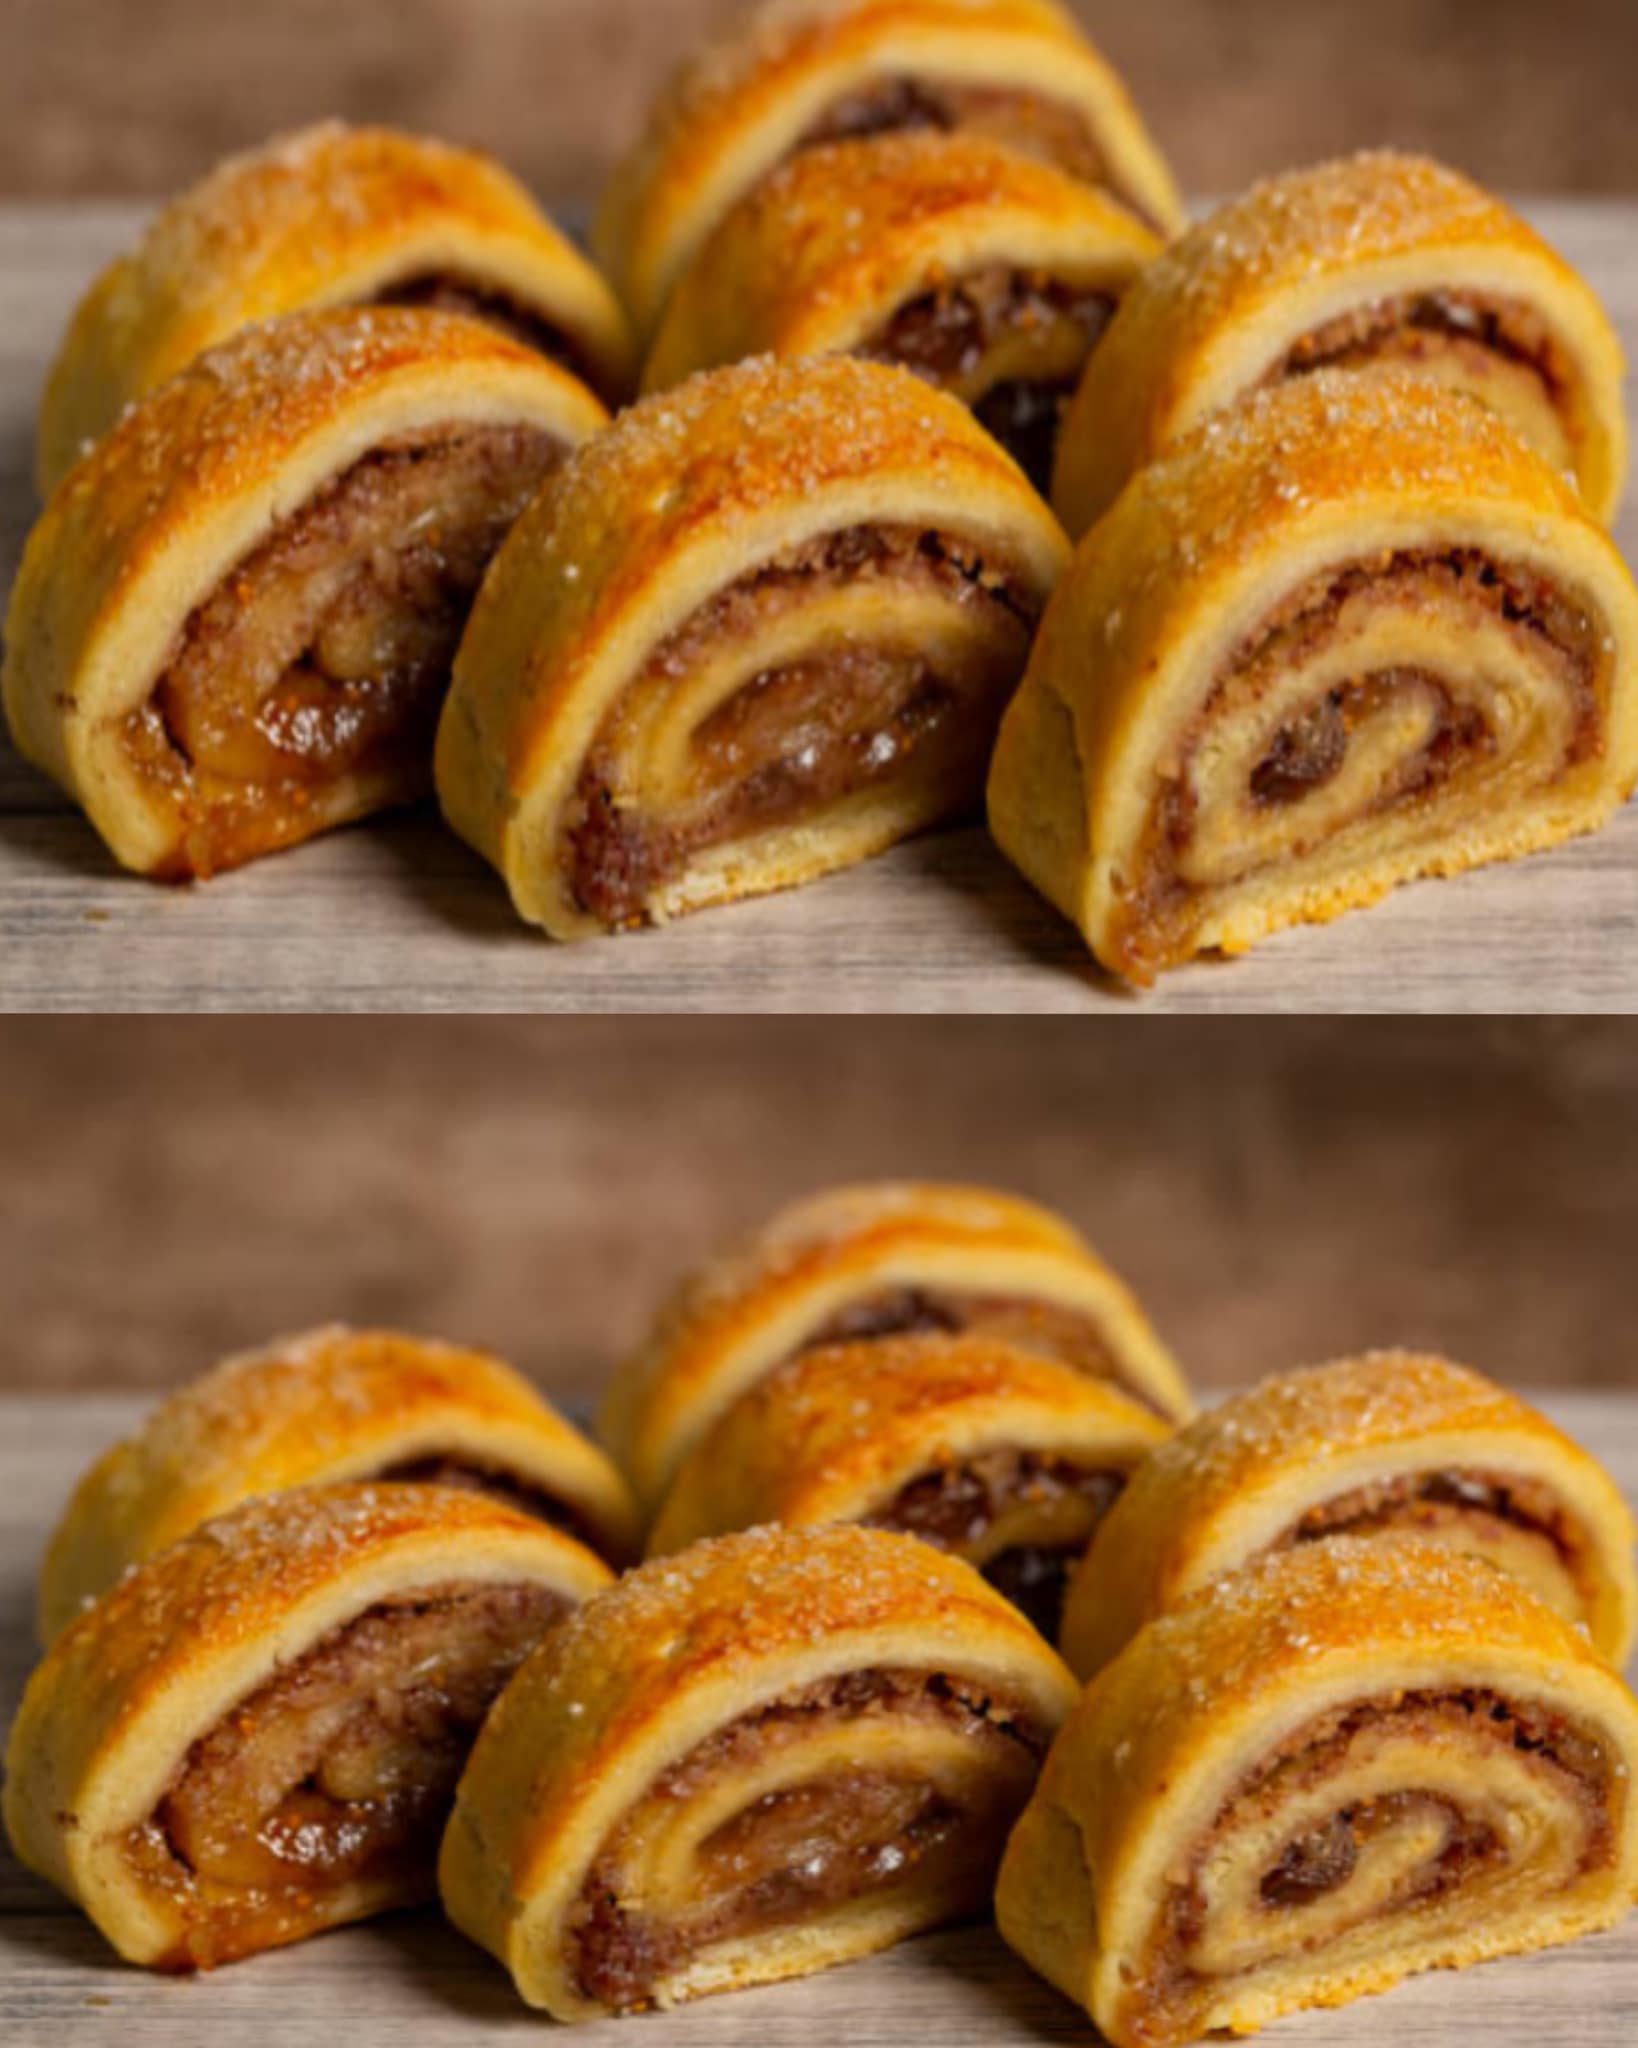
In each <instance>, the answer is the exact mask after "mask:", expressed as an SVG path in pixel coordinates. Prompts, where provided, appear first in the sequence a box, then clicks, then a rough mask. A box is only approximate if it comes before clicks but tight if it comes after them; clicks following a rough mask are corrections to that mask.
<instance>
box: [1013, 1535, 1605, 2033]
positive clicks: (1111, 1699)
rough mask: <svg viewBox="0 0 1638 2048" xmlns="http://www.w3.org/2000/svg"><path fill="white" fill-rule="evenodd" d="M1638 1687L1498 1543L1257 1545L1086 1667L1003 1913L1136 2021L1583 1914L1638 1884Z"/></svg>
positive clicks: (1584, 1926) (1192, 2016)
mask: <svg viewBox="0 0 1638 2048" xmlns="http://www.w3.org/2000/svg"><path fill="white" fill-rule="evenodd" d="M1635 1774H1638V1701H1635V1700H1634V1699H1633V1696H1632V1694H1631V1693H1630V1692H1629V1691H1628V1690H1627V1688H1626V1687H1625V1685H1623V1684H1622V1682H1621V1680H1620V1679H1619V1678H1618V1677H1617V1676H1616V1674H1615V1673H1614V1672H1613V1671H1612V1670H1611V1669H1610V1668H1609V1666H1608V1665H1607V1664H1605V1663H1603V1661H1602V1660H1601V1659H1600V1658H1598V1657H1597V1656H1596V1655H1595V1654H1594V1653H1593V1651H1592V1650H1591V1649H1589V1647H1588V1645H1587V1643H1586V1641H1585V1639H1584V1638H1583V1637H1582V1635H1581V1634H1580V1632H1579V1631H1578V1630H1576V1629H1574V1628H1572V1627H1571V1626H1570V1625H1569V1623H1567V1622H1566V1621H1565V1620H1564V1619H1563V1618H1562V1617H1561V1616H1559V1615H1557V1614H1554V1613H1553V1611H1552V1610H1551V1609H1550V1608H1548V1607H1546V1606H1544V1605H1543V1604H1542V1603H1541V1602H1540V1601H1539V1600H1537V1599H1536V1598H1535V1596H1534V1595H1533V1594H1532V1593H1530V1592H1529V1591H1528V1590H1527V1589H1526V1588H1525V1587H1524V1586H1522V1585H1521V1584H1520V1583H1519V1582H1518V1581H1517V1580H1516V1579H1513V1578H1511V1577H1509V1576H1508V1575H1506V1574H1504V1573H1502V1572H1498V1571H1497V1570H1496V1569H1495V1568H1494V1566H1492V1565H1490V1564H1487V1563H1486V1562H1485V1561H1484V1560H1483V1559H1482V1558H1476V1557H1463V1556H1459V1555H1457V1554H1455V1553H1453V1552H1451V1551H1448V1550H1446V1549H1444V1548H1442V1547H1440V1546H1437V1545H1433V1544H1427V1543H1423V1542H1421V1541H1419V1540H1418V1539H1416V1538H1414V1537H1402V1538H1400V1539H1399V1540H1398V1541H1396V1542H1395V1543H1392V1544H1374V1543H1361V1542H1339V1543H1336V1544H1320V1545H1317V1546H1314V1547H1311V1548H1306V1549H1302V1550H1297V1551H1283V1552H1281V1553H1280V1554H1279V1555H1277V1556H1274V1557H1269V1558H1264V1559H1263V1560H1262V1561H1261V1562H1260V1563H1258V1564H1255V1565H1252V1566H1250V1567H1248V1568H1247V1569H1246V1570H1245V1571H1243V1572H1237V1573H1233V1574H1231V1575H1230V1576H1229V1577H1227V1578H1225V1579H1220V1580H1218V1581H1217V1582H1216V1583H1215V1585H1213V1586H1212V1587H1211V1588H1210V1589H1209V1590H1208V1591H1207V1592H1205V1593H1202V1594H1200V1595H1198V1596H1197V1597H1196V1598H1194V1599H1192V1600H1190V1601H1188V1602H1186V1603H1185V1604H1184V1605H1183V1606H1182V1607H1180V1608H1178V1609H1176V1610H1175V1611H1173V1612H1172V1613H1170V1614H1168V1615H1166V1616H1164V1617H1163V1618H1162V1619H1161V1620H1159V1621H1156V1622H1153V1623H1151V1624H1150V1626H1149V1627H1147V1628H1146V1629H1144V1631H1143V1632H1142V1634H1141V1635H1139V1636H1137V1637H1136V1638H1135V1639H1134V1640H1133V1642H1132V1643H1131V1644H1130V1645H1129V1646H1128V1648H1127V1649H1126V1650H1125V1651H1124V1652H1123V1653H1122V1655H1121V1656H1120V1657H1119V1658H1118V1659H1117V1660H1116V1661H1115V1662H1114V1663H1113V1664H1111V1665H1110V1666H1109V1667H1108V1669H1107V1670H1106V1671H1105V1672H1104V1673H1103V1674H1102V1676H1101V1677H1100V1678H1098V1679H1097V1680H1096V1681H1095V1682H1094V1683H1093V1684H1092V1685H1091V1686H1090V1687H1089V1688H1088V1690H1087V1691H1086V1693H1085V1694H1084V1695H1083V1696H1082V1699H1081V1701H1080V1704H1079V1705H1078V1707H1077V1708H1076V1710H1075V1712H1074V1713H1073V1714H1072V1715H1071V1717H1070V1719H1069V1721H1068V1723H1067V1725H1066V1726H1065V1728H1064V1730H1063V1733H1062V1734H1061V1736H1060V1737H1059V1739H1058V1741H1057V1743H1056V1745H1055V1746H1054V1748H1053V1751H1052V1754H1051V1756H1050V1758H1049V1759H1048V1762H1047V1766H1046V1769H1045V1771H1044V1772H1043V1774H1042V1777H1041V1780H1040V1784H1039V1786H1038V1788H1037V1790H1036V1793H1035V1796H1034V1798H1033V1799H1032V1800H1031V1802H1030V1805H1029V1807H1028V1808H1027V1810H1026V1811H1025V1814H1024V1817H1023V1819H1022V1820H1021V1821H1020V1822H1019V1825H1018V1828H1017V1830H1016V1832H1015V1833H1014V1835H1013V1837H1012V1840H1011V1841H1010V1843H1009V1844H1008V1847H1007V1854H1006V1860H1005V1862H1004V1864H1003V1866H1002V1870H1001V1880H1000V1887H999V1890H998V1891H997V1894H996V1911H997V1915H998V1917H999V1919H1000V1923H1001V1931H1002V1933H1003V1934H1004V1935H1005V1937H1006V1939H1007V1940H1008V1942H1010V1943H1011V1945H1012V1946H1013V1948H1015V1949H1016V1950H1017V1951H1018V1953H1019V1954H1020V1955H1021V1956H1022V1957H1024V1959H1025V1960H1026V1961H1027V1962H1029V1963H1031V1964H1033V1965H1034V1967H1035V1968H1036V1969H1037V1970H1039V1971H1040V1973H1041V1974H1042V1975H1043V1976H1044V1977H1046V1978H1048V1979H1049V1980H1050V1981H1051V1982H1052V1983H1053V1984H1055V1985H1057V1987H1058V1988H1059V1989H1060V1990H1061V1991H1063V1992H1064V1993H1065V1994H1066V1995H1067V1996H1068V1997H1070V1998H1073V1999H1074V2000H1076V2001H1077V2002H1078V2003H1079V2004H1081V2005H1083V2006H1085V2007H1086V2008H1087V2010H1088V2011H1089V2012H1090V2013H1091V2015H1092V2017H1093V2018H1094V2020H1095V2021H1096V2022H1097V2025H1098V2028H1099V2030H1100V2032H1101V2033H1102V2034H1103V2035H1104V2037H1105V2038H1106V2039H1108V2040H1109V2041H1111V2042H1113V2043H1115V2044H1116V2048H1173V2044H1176V2043H1180V2042H1184V2041H1192V2040H1195V2039H1197V2038H1199V2037H1200V2036H1202V2035H1204V2034H1207V2033H1214V2032H1216V2031H1218V2030H1220V2029H1221V2030H1225V2031H1227V2032H1231V2033H1235V2034H1247V2033H1253V2032H1255V2031H1256V2030H1257V2029H1258V2028H1259V2027H1261V2026H1262V2025H1264V2024H1265V2023H1266V2022H1267V2021H1270V2020H1274V2019H1277V2018H1279V2017H1280V2016H1281V2015H1282V2014H1284V2013H1289V2012H1294V2011H1296V2010H1298V2009H1299V2008H1302V2007H1305V2006H1317V2005H1327V2006H1328V2005H1340V2004H1343V2003H1344V2002H1345V2001H1347V2000H1348V1999H1352V1998H1357V1997H1360V1996H1362V1995H1363V1994H1365V1993H1367V1992H1375V1991H1385V1990H1387V1989H1388V1988H1389V1987H1390V1986H1392V1985H1394V1984H1397V1983H1398V1982H1399V1981H1400V1980H1401V1979H1402V1978H1405V1977H1407V1976H1409V1975H1411V1973H1412V1972H1413V1971H1417V1970H1427V1969H1437V1968H1453V1967H1459V1966H1461V1965H1464V1964H1468V1963H1477V1962H1482V1961H1484V1960H1485V1959H1486V1958H1488V1957H1491V1956H1503V1955H1514V1954H1519V1953H1522V1952H1524V1951H1526V1950H1531V1949H1539V1948H1545V1947H1547V1946H1548V1945H1549V1944H1551V1943H1555V1942H1562V1941H1569V1940H1572V1939H1574V1938H1575V1937H1576V1936H1578V1935H1582V1934H1587V1933H1590V1932H1592V1931H1593V1930H1594V1929H1597V1928H1603V1927H1609V1926H1611V1925H1613V1924H1614V1923H1615V1922H1616V1921H1618V1920H1620V1919H1622V1918H1623V1917H1624V1916H1625V1914H1626V1913H1627V1912H1628V1911H1629V1909H1630V1908H1631V1906H1632V1903H1633V1899H1634V1897H1635V1896H1638V1803H1635V1800H1634V1795H1633V1780H1634V1776H1635Z"/></svg>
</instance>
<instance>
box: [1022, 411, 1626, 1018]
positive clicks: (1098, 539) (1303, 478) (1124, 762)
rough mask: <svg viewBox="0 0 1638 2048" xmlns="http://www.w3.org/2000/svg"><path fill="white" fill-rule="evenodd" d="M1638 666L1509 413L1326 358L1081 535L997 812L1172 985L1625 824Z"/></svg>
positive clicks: (1060, 893) (1583, 523)
mask: <svg viewBox="0 0 1638 2048" xmlns="http://www.w3.org/2000/svg"><path fill="white" fill-rule="evenodd" d="M1180 567H1181V569H1182V570H1183V571H1186V573H1180ZM1635 661H1638V592H1635V591H1634V588H1633V582H1632V577H1631V575H1630V574H1629V572H1628V570H1627V568H1626V566H1625V565H1624V563H1623V562H1622V560H1621V558H1620V556H1619V555H1618V554H1617V553H1616V551H1615V548H1614V547H1613V545H1612V544H1611V542H1610V539H1609V536H1608V535H1607V534H1606V533H1605V532H1604V531H1603V530H1602V529H1601V528H1600V527H1599V526H1598V525H1597V524H1596V523H1595V522H1594V521H1593V520H1592V518H1591V517H1590V516H1589V515H1588V513H1587V511H1586V509H1585V507H1584V506H1583V505H1582V503H1581V501H1580V500H1579V499H1578V498H1577V497H1576V495H1575V493H1574V492H1573V491H1572V490H1571V488H1570V486H1569V485H1568V484H1567V483H1566V482H1565V481H1564V480H1563V479H1562V478H1561V477H1559V476H1558V474H1557V473H1556V472H1555V471H1554V470H1553V469H1552V468H1551V467H1550V466H1549V465H1548V464H1547V463H1546V462H1544V461H1543V460H1542V459H1541V457H1540V456H1539V455H1537V454H1535V453H1534V451H1533V450H1531V449H1530V448H1528V447H1527V446H1526V445H1525V443H1524V442H1523V441H1521V440H1520V439H1519V437H1518V436H1517V435H1516V434H1515V433H1514V432H1513V430H1512V429H1511V428H1510V427H1509V426H1507V425H1505V424H1504V423H1503V422H1502V421H1501V420H1500V419H1498V418H1497V417H1496V415H1495V414H1493V413H1491V412H1489V411H1487V410H1486V409H1485V408H1484V407H1483V406H1481V405H1480V404H1478V403H1477V402H1476V401H1475V400H1473V399H1472V398H1469V397H1467V396H1465V395H1463V394H1461V393H1458V392H1452V391H1448V390H1443V389H1441V388H1440V387H1439V386H1438V385H1436V384H1433V383H1430V382H1428V381H1427V380H1426V379H1422V378H1418V377H1416V376H1415V375H1413V374H1412V373H1410V372H1405V371H1399V372H1395V373H1392V374H1390V373H1388V372H1383V373H1382V374H1381V375H1379V376H1377V377H1372V378H1358V377H1351V376H1349V375H1348V374H1347V373H1346V372H1343V371H1324V372H1319V373H1316V374H1315V375H1314V376H1311V377H1304V378H1299V379H1295V380H1292V381H1290V382H1287V383H1285V384H1282V385H1278V386H1276V387H1275V388H1274V389H1272V390H1269V391H1264V392H1259V393H1257V394H1255V395H1254V396H1252V397H1251V398H1248V399H1246V400H1245V401H1244V402H1243V403H1242V404H1241V405H1240V406H1239V407H1237V408H1236V409H1235V410H1234V411H1233V412H1232V413H1229V414H1225V415H1223V416H1222V417H1221V418H1218V419H1214V420H1210V421H1208V422H1206V424H1205V425H1204V426H1202V427H1201V428H1199V429H1198V430H1197V431H1196V432H1195V433H1193V434H1191V435H1189V436H1187V437H1186V438H1185V439H1184V440H1183V441H1181V442H1179V443H1178V444H1177V446H1176V447H1175V448H1173V449H1171V450H1170V451H1168V452H1167V453H1166V454H1164V455H1162V456H1161V457H1160V458H1159V459H1158V460H1157V461H1156V462H1154V463H1153V464H1151V466H1150V467H1149V468H1148V469H1147V470H1145V471H1143V472H1142V474H1141V475H1140V476H1138V477H1136V478H1135V479H1134V480H1133V482H1132V484H1131V486H1130V487H1129V488H1128V489H1127V490H1126V491H1125V492H1124V493H1123V494H1122V495H1121V497H1120V498H1119V499H1118V500H1117V502H1116V504H1115V505H1114V507H1113V508H1112V510H1111V511H1110V512H1109V513H1108V514H1107V516H1106V517H1105V518H1104V519H1103V520H1102V521H1100V523H1099V524H1098V526H1097V527H1096V528H1095V529H1094V530H1093V531H1092V532H1091V533H1090V534H1089V535H1088V536H1087V537H1086V539H1085V540H1084V541H1083V542H1082V544H1081V547H1080V550H1079V552H1078V554H1077V556H1076V559H1075V565H1074V567H1073V568H1072V570H1071V571H1070V573H1069V575H1068V576H1067V577H1066V578H1065V579H1064V581H1063V583H1062V584H1061V585H1060V587H1059V590H1058V593H1057V596H1056V599H1055V601H1054V603H1053V604H1052V606H1051V608H1050V610H1049V612H1048V615H1047V617H1046V619H1045V621H1044V622H1043V625H1042V629H1041V634H1040V637H1039V639H1038V641H1037V643H1036V647H1035V652H1034V656H1033V658H1032V660H1031V663H1030V668H1029V673H1028V675H1027V677H1026V679H1025V681H1024V684H1023V686H1022V688H1021V689H1020V690H1019V692H1018V694H1017V695H1016V697H1015V698H1014V699H1013V701H1012V703H1011V705H1010V707H1009V709H1008V712H1007V715H1006V718H1005V719H1004V721H1003V723H1002V727H1001V735H1000V740H999V743H998V745H997V749H996V754H995V759H994V762H993V765H992V768H991V773H990V794H989V804H990V825H991V829H992V830H993V831H994V833H995V836H996V838H997V839H998V840H999V842H1000V844H1001V847H1002V849H1003V851H1004V852H1005V853H1006V854H1007V855H1008V856H1009V857H1010V858H1011V859H1012V860H1013V861H1014V862H1015V863H1016V864H1017V866H1018V867H1020V868H1021V869H1022V870H1023V872H1024V873H1025V874H1026V875H1027V876H1028V877H1029V879H1030V880H1031V881H1032V882H1033V883H1034V884H1035V886H1036V887H1037V888H1038V889H1040V890H1041V892H1042V893H1043V895H1045V896H1047V897H1048V898H1049V899H1050V900H1051V901H1052V902H1053V903H1055V904H1056V905H1057V906H1058V908H1059V909H1060V910H1062V911H1063V912H1064V914H1065V915H1066V916H1067V917H1069V918H1070V919H1071V920H1072V921H1073V922H1074V923H1075V924H1076V925H1077V926H1078V928H1079V929H1080V931H1081V933H1082V934H1083V936H1084V937H1085V938H1086V940H1087V942H1088V944H1089V945H1090V946H1091V948H1092V950H1093V952H1094V953H1095V954H1096V955H1097V957H1098V959H1099V960H1100V961H1101V962H1102V963H1103V964H1104V966H1105V967H1107V968H1109V969H1111V970H1112V971H1113V972H1115V973H1117V974H1121V975H1124V976H1125V977H1126V978H1127V979H1128V980H1130V981H1134V982H1139V983H1142V982H1147V981H1150V980H1152V979H1153V978H1154V976H1155V974H1156V973H1157V972H1159V971H1160V970H1161V969H1162V968H1166V967H1173V966H1177V965H1179V964H1180V963H1181V962H1183V961H1184V960H1186V959H1188V958H1189V957H1190V956H1191V955H1192V954H1195V953H1198V952H1201V951H1204V950H1206V949H1208V948H1212V947H1216V948H1218V949H1220V950H1221V951H1223V952H1225V953H1239V952H1243V951H1244V950H1245V949H1246V948H1247V947H1249V946H1251V945H1253V944H1254V943H1255V942H1256V941H1257V940H1259V939H1261V938H1265V937H1266V936H1267V935H1268V934H1269V933H1270V932H1274V931H1278V930H1281V929H1283V928H1284V927H1286V926H1288V925H1293V924H1298V923H1320V922H1324V921H1325V920H1327V919H1329V918H1333V917H1336V916H1339V915H1340V914H1341V913H1342V912H1343V911H1345V910H1350V909H1355V908H1358V907H1360V906H1363V905H1365V904H1370V903H1374V902H1376V901H1377V900H1378V899H1379V898H1380V897H1382V896H1384V895H1386V894H1387V892H1388V891H1389V890H1390V889H1391V888H1393V887H1394V886H1395V885H1396V884H1397V883H1400V882H1404V881H1409V880H1411V879H1413V878H1414V877H1416V876H1419V875H1448V874H1455V873H1458V872H1460V871H1461V870H1463V869H1466V868H1472V867H1477V866H1479V865H1480V864H1481V863H1483V862H1486V861H1493V860H1504V859H1511V858H1513V857H1515V856H1516V855H1519V854H1524V853H1529V852H1532V851H1534V850H1535V849H1537V848H1539V847H1544V846H1552V845H1555V844H1557V843H1558V842H1559V841H1561V840H1564V839H1568V838H1570V837H1572V836H1573V835H1575V834H1576V833H1581V832H1590V831H1592V830H1594V829H1595V828H1596V827H1598V826H1599V825H1602V824H1604V823H1605V822H1606V821H1607V819H1608V818H1609V817H1610V816H1611V814H1612V813H1613V812H1614V811H1615V810H1616V808H1617V807H1618V806H1619V805H1620V804H1621V803H1622V802H1623V801H1624V800H1625V799H1626V797H1627V796H1628V795H1629V793H1630V792H1631V790H1632V786H1633V782H1634V780H1635V778H1638V690H1635V688H1634V664H1635Z"/></svg>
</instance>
